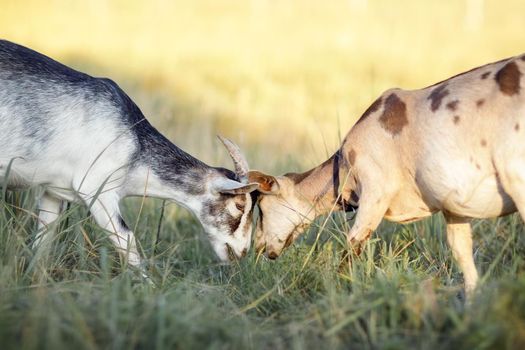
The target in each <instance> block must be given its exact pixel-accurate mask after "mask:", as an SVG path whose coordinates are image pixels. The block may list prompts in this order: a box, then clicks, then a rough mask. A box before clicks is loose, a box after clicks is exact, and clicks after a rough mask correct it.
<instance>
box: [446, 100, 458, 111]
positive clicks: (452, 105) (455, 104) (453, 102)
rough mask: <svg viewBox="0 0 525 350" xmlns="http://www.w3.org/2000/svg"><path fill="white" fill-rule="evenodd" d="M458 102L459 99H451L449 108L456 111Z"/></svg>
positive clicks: (448, 104)
mask: <svg viewBox="0 0 525 350" xmlns="http://www.w3.org/2000/svg"><path fill="white" fill-rule="evenodd" d="M458 104H459V101H458V100H454V101H450V102H449V103H447V108H448V109H450V110H451V111H455V110H456V109H457V108H458Z"/></svg>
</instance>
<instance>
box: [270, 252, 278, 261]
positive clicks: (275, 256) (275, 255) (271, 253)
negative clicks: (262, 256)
mask: <svg viewBox="0 0 525 350" xmlns="http://www.w3.org/2000/svg"><path fill="white" fill-rule="evenodd" d="M277 257H278V255H277V253H276V252H269V253H268V258H269V259H271V260H275V259H277Z"/></svg>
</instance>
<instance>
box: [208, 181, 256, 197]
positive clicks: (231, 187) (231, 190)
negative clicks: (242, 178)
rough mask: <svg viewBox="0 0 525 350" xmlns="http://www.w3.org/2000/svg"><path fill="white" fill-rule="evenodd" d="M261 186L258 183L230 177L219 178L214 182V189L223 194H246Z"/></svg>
mask: <svg viewBox="0 0 525 350" xmlns="http://www.w3.org/2000/svg"><path fill="white" fill-rule="evenodd" d="M258 188H259V184H258V183H249V184H244V183H242V182H237V181H234V180H230V179H217V180H215V181H214V183H213V190H214V191H215V192H217V193H223V194H244V193H250V192H253V191H255V190H256V189H258Z"/></svg>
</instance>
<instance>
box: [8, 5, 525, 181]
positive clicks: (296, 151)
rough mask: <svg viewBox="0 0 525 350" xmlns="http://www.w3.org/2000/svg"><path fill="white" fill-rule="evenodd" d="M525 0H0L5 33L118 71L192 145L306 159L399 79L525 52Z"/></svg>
mask: <svg viewBox="0 0 525 350" xmlns="http://www.w3.org/2000/svg"><path fill="white" fill-rule="evenodd" d="M524 24H525V1H519V0H508V1H502V0H498V1H496V0H486V1H483V0H458V1H454V0H442V1H437V0H433V1H430V0H429V1H422V0H419V1H418V0H397V1H386V0H346V1H340V0H334V1H321V0H289V1H277V0H275V1H270V0H244V1H221V0H186V1H167V0H149V1H130V0H128V1H123V0H115V1H102V0H90V1H79V0H49V1H36V0H23V1H20V0H19V1H14V0H0V36H1V37H3V38H5V39H8V40H11V41H15V42H18V43H20V44H23V45H26V46H29V47H31V48H33V49H36V50H38V51H40V52H42V53H45V54H47V55H50V56H52V57H53V58H56V59H58V60H60V61H62V62H64V63H66V64H68V65H71V66H73V67H75V68H77V69H80V70H83V71H86V72H88V73H90V74H92V75H95V76H108V77H111V78H112V79H113V80H115V81H117V82H118V83H119V84H120V85H121V86H122V87H123V88H124V89H125V90H126V91H127V92H128V94H129V95H130V96H131V97H132V98H133V99H134V100H135V101H136V102H137V103H138V104H139V106H140V107H141V108H142V110H143V111H144V113H145V114H146V116H147V117H148V119H150V120H151V121H152V123H153V124H154V125H156V126H157V127H158V128H159V129H160V130H161V131H162V132H164V133H165V134H167V135H168V136H169V137H170V138H171V139H172V140H174V141H175V142H176V143H177V144H178V145H180V146H182V147H183V148H184V149H186V150H188V151H190V152H191V153H193V154H195V155H196V156H198V157H200V158H202V159H203V160H205V161H208V162H210V163H212V164H218V163H220V164H222V165H229V164H228V163H227V161H226V156H225V155H224V152H223V151H222V150H221V149H220V148H219V147H218V143H217V142H216V140H215V138H214V135H215V134H216V133H221V134H224V135H226V136H228V137H230V138H232V139H233V140H235V141H237V142H238V143H239V144H240V145H241V146H242V147H243V149H245V150H246V152H247V156H248V158H249V160H250V161H251V163H252V166H253V167H254V168H259V169H263V170H266V171H276V172H280V171H284V170H298V169H306V168H307V167H309V166H313V165H315V164H317V163H318V162H320V161H322V160H324V159H325V157H326V156H327V155H329V154H330V153H332V152H333V151H334V150H335V149H336V148H337V146H338V144H339V141H340V139H341V138H342V137H343V136H344V134H345V133H346V132H347V131H348V130H349V129H350V127H351V126H352V124H353V123H354V122H355V121H356V120H357V118H358V117H359V116H360V114H361V113H362V112H363V111H364V110H365V109H366V107H367V106H368V105H369V104H370V103H371V102H372V101H373V100H374V99H375V97H377V96H378V95H379V94H380V93H381V92H382V91H384V90H386V89H387V88H390V87H402V88H407V89H414V88H420V87H423V86H427V85H430V84H432V83H434V82H437V81H439V80H442V79H445V78H447V77H449V76H451V75H454V74H456V73H459V72H462V71H464V70H467V69H470V68H472V67H475V66H477V65H481V64H484V63H488V62H491V61H496V60H499V59H501V58H504V57H506V56H512V55H516V54H519V53H522V52H525V40H524V39H525V36H524V30H523V28H524Z"/></svg>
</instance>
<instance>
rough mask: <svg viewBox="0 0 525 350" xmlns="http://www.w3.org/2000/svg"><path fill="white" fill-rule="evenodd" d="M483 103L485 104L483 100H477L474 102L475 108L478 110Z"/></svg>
mask: <svg viewBox="0 0 525 350" xmlns="http://www.w3.org/2000/svg"><path fill="white" fill-rule="evenodd" d="M484 103H485V99H483V98H480V99H479V100H477V101H476V106H477V107H478V108H479V107H481V106H483V104H484Z"/></svg>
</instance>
